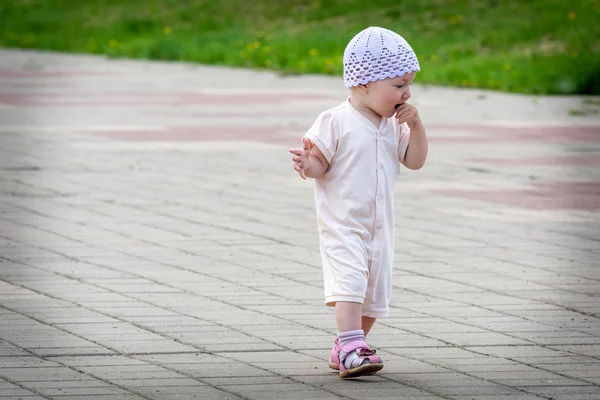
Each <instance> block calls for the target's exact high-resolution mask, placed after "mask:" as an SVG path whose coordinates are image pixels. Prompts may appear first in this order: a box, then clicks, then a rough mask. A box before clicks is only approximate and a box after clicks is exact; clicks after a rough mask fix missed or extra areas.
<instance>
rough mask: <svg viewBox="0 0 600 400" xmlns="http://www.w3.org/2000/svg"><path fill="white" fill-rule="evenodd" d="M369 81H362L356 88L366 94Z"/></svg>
mask: <svg viewBox="0 0 600 400" xmlns="http://www.w3.org/2000/svg"><path fill="white" fill-rule="evenodd" d="M367 85H368V83H364V84H363V83H360V84H358V85H357V86H355V88H356V90H358V91H359V92H360V93H362V94H365V93H366V92H367V90H368V86H367Z"/></svg>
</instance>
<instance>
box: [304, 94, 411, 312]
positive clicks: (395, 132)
mask: <svg viewBox="0 0 600 400" xmlns="http://www.w3.org/2000/svg"><path fill="white" fill-rule="evenodd" d="M305 137H307V138H308V139H310V141H311V142H312V143H313V144H314V145H315V146H317V147H318V148H319V150H321V153H323V156H325V158H326V159H327V161H328V162H329V168H328V169H327V172H326V173H325V175H324V176H323V177H321V178H319V179H316V180H315V203H316V211H317V221H318V227H319V238H320V247H321V258H322V263H323V277H324V289H325V304H327V305H328V306H333V305H335V303H336V302H337V301H349V302H357V303H362V304H363V315H365V316H368V317H372V318H378V317H385V316H387V315H388V306H389V301H390V297H391V289H392V269H393V263H394V186H395V181H396V177H397V176H398V173H399V172H400V163H401V161H402V160H404V155H405V153H406V149H407V147H408V142H409V137H410V129H409V128H408V125H407V124H406V123H403V124H402V125H399V124H398V122H397V121H396V120H395V119H394V118H382V120H381V124H380V126H379V127H376V126H375V125H374V124H373V123H372V122H371V121H369V120H368V119H367V118H366V117H365V116H364V115H362V114H361V113H360V112H359V111H358V110H356V109H355V108H354V107H353V106H352V105H351V104H350V102H349V100H346V101H345V102H344V103H342V104H340V105H339V106H337V107H335V108H332V109H330V110H327V111H325V112H323V113H321V115H319V117H318V118H317V120H316V121H315V122H314V124H313V125H312V127H311V128H310V129H309V130H308V132H307V133H306V135H305Z"/></svg>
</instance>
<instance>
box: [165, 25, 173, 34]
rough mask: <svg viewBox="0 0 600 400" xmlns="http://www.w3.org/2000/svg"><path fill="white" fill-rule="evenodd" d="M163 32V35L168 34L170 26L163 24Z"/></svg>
mask: <svg viewBox="0 0 600 400" xmlns="http://www.w3.org/2000/svg"><path fill="white" fill-rule="evenodd" d="M163 32H164V33H165V35H168V34H169V33H171V27H169V26H165V27H164V29H163Z"/></svg>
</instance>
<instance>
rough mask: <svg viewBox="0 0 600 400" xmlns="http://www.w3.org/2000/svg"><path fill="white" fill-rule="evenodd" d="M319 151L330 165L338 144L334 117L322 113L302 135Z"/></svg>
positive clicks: (337, 132) (328, 113)
mask: <svg viewBox="0 0 600 400" xmlns="http://www.w3.org/2000/svg"><path fill="white" fill-rule="evenodd" d="M304 137H306V138H308V139H309V140H310V141H311V142H312V143H313V144H314V145H315V146H317V147H318V149H319V150H321V153H322V154H323V156H324V157H325V159H326V160H327V162H328V163H331V160H332V159H333V156H334V155H335V152H336V150H337V146H338V142H339V137H340V136H339V130H338V128H337V124H336V122H335V118H334V116H333V115H332V114H331V113H330V112H324V113H322V114H321V115H319V117H318V118H317V119H316V121H315V122H314V123H313V125H312V126H311V127H310V129H309V130H308V132H306V134H305V135H304Z"/></svg>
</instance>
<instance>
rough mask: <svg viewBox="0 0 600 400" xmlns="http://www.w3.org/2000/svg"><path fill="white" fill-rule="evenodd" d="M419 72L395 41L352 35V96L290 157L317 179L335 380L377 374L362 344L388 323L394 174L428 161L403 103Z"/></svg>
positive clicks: (388, 34)
mask: <svg viewBox="0 0 600 400" xmlns="http://www.w3.org/2000/svg"><path fill="white" fill-rule="evenodd" d="M419 69H420V68H419V62H418V60H417V57H416V55H415V53H414V51H413V50H412V48H411V47H410V46H409V44H408V43H407V42H406V40H404V38H402V37H401V36H400V35H398V34H396V33H394V32H392V31H390V30H387V29H384V28H379V27H369V28H367V29H365V30H363V31H362V32H360V33H358V34H357V35H356V36H355V37H354V38H353V39H352V40H351V41H350V43H349V44H348V46H347V47H346V50H345V51H344V82H345V84H346V87H349V88H350V97H348V99H347V100H346V101H345V102H343V103H342V104H340V105H339V106H337V107H334V108H332V109H330V110H327V111H325V112H323V113H321V115H319V117H318V118H317V120H316V121H315V122H314V124H313V125H312V127H311V128H310V129H309V130H308V132H307V133H306V135H305V136H304V138H303V139H302V143H303V146H302V148H301V149H290V150H289V151H290V153H292V154H293V155H294V156H293V160H294V169H295V170H296V171H298V173H299V174H300V176H301V177H302V178H303V179H306V177H309V178H314V179H315V203H316V211H317V220H318V228H319V238H320V249H321V258H322V265H323V275H324V289H325V290H324V291H325V304H326V305H327V306H335V312H336V321H337V328H338V332H339V333H338V337H337V338H336V340H335V343H334V347H333V350H332V352H331V357H330V360H329V366H330V367H331V368H333V369H336V370H339V371H340V372H339V373H340V377H341V378H351V377H357V376H361V375H372V374H374V373H376V372H377V371H379V370H380V369H382V368H383V361H382V360H381V357H379V356H377V355H376V354H375V350H371V349H370V348H369V346H368V345H367V343H366V342H365V336H366V335H367V334H368V333H369V331H370V330H371V328H372V327H373V324H374V323H375V319H376V318H379V317H385V316H387V315H388V308H389V301H390V295H391V289H392V268H393V262H394V184H395V180H396V177H397V176H398V173H399V172H400V165H401V164H402V165H404V166H405V167H407V168H409V169H414V170H416V169H419V168H421V167H422V166H423V164H424V163H425V159H426V157H427V136H426V134H425V127H424V126H423V122H422V121H421V118H420V117H419V114H418V112H417V109H416V108H415V107H413V106H411V105H410V104H408V103H407V101H408V99H410V85H411V84H412V81H413V80H414V79H415V75H416V73H417V71H419Z"/></svg>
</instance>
